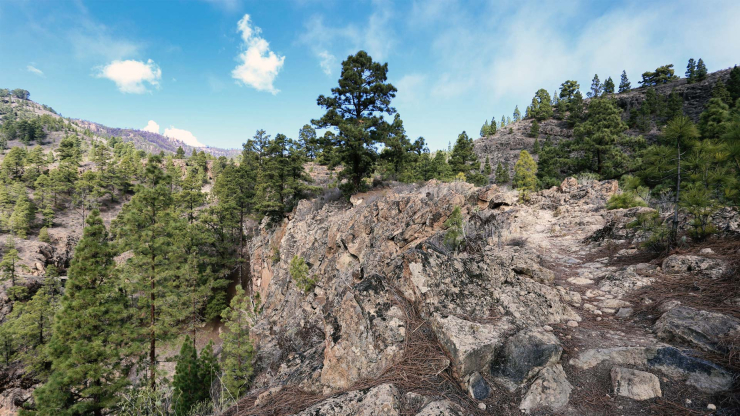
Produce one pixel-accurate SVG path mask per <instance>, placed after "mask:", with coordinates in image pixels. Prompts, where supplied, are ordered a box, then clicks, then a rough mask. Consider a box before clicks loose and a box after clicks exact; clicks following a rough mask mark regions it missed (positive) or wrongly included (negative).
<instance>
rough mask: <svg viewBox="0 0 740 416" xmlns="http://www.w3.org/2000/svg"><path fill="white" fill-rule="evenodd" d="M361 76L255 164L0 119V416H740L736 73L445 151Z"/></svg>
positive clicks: (271, 143)
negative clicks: (67, 415) (414, 133)
mask: <svg viewBox="0 0 740 416" xmlns="http://www.w3.org/2000/svg"><path fill="white" fill-rule="evenodd" d="M345 64H346V65H347V68H346V70H345V71H343V75H342V76H343V79H342V80H340V85H343V88H340V89H334V90H332V94H334V95H333V96H332V97H330V98H327V97H324V96H321V97H319V99H318V103H319V106H321V107H322V108H324V109H325V110H326V113H325V114H324V116H323V117H322V118H321V119H318V120H316V121H315V122H314V125H315V127H317V128H322V129H326V130H327V131H328V132H327V133H326V134H324V135H323V136H322V137H319V136H318V135H317V133H316V130H315V129H314V127H312V126H310V125H307V126H305V127H304V128H302V129H301V131H300V134H299V138H298V139H292V138H289V137H287V136H285V135H283V134H276V135H275V136H270V135H268V134H267V133H266V132H265V131H264V130H258V131H257V133H256V134H255V135H254V136H253V137H252V138H249V139H247V140H246V142H245V143H244V146H243V149H242V150H241V151H239V157H238V158H229V157H222V156H230V155H232V152H233V154H236V151H235V150H220V149H209V148H205V149H191V148H187V147H185V146H182V147H183V149H184V152H176V150H177V147H178V146H180V145H181V144H180V143H179V142H174V141H171V140H170V139H168V138H165V137H163V136H159V135H153V134H151V133H146V132H141V131H137V130H125V129H114V128H108V127H105V126H102V125H99V124H96V123H92V122H86V121H80V120H71V119H66V118H63V117H61V116H60V115H58V114H56V112H54V111H53V110H52V109H51V108H49V107H46V106H44V105H41V104H37V103H34V102H33V101H30V100H28V99H27V98H28V97H27V92H26V93H24V92H23V91H22V90H20V91H13V92H12V93H11V94H10V95H6V96H5V97H3V98H0V100H1V101H0V102H1V103H2V106H0V111H1V112H2V113H3V115H2V120H3V124H2V125H0V139H1V140H3V144H4V145H3V147H4V148H3V149H0V153H1V154H2V156H0V277H1V278H2V281H0V415H4V414H9V415H10V414H16V413H18V412H19V411H21V410H23V412H24V413H25V412H28V414H29V415H49V414H56V413H57V412H59V409H65V410H69V411H70V412H71V413H72V414H96V415H107V414H111V415H112V414H115V415H122V416H134V415H137V416H138V415H142V414H161V415H164V416H187V415H189V416H193V415H198V416H217V415H221V416H257V415H260V416H261V415H276V416H277V415H300V416H315V415H330V416H350V415H368V416H370V415H391V416H401V415H415V416H441V415H455V416H462V415H466V416H467V415H476V416H477V415H481V416H482V415H490V414H495V415H515V414H516V415H518V414H522V413H524V414H532V415H552V414H557V415H567V416H580V415H599V416H601V415H603V416H612V415H614V416H616V415H620V416H637V415H656V416H657V415H666V414H671V415H673V414H687V415H688V414H710V413H714V414H717V415H733V414H737V413H738V409H740V400H739V399H738V397H740V396H739V395H738V391H740V390H739V388H740V384H739V380H740V361H739V360H738V357H740V280H738V279H740V273H738V270H740V261H739V260H738V259H740V212H739V211H738V206H740V68H736V69H734V70H733V71H734V72H732V74H734V75H732V76H733V77H735V78H733V79H734V80H735V81H733V79H731V72H730V71H729V70H725V71H719V72H716V73H712V74H708V75H707V77H706V79H704V80H701V81H698V82H695V83H691V84H688V83H686V82H685V80H681V79H675V80H673V81H671V82H665V83H664V82H663V81H661V82H659V83H658V84H657V85H655V86H653V87H649V88H638V89H633V90H631V91H629V92H625V93H621V94H613V95H611V96H609V95H606V96H598V95H597V97H598V98H593V99H587V100H584V101H583V108H579V107H578V105H577V104H578V103H579V102H580V101H579V100H578V99H577V98H576V97H578V96H579V95H580V92H578V93H576V94H575V95H574V97H573V98H569V100H570V101H569V102H567V103H566V104H567V105H566V104H562V105H559V106H558V105H556V104H550V100H549V99H543V98H542V97H543V96H544V95H545V94H546V92H545V94H540V92H539V91H538V94H540V97H539V99H540V100H542V102H539V103H538V102H536V100H537V99H538V98H537V96H536V97H535V100H533V104H532V106H531V107H530V108H529V109H528V110H527V113H529V116H527V117H526V118H525V119H523V120H521V121H516V122H514V123H512V124H510V125H508V126H504V127H503V128H499V130H498V131H497V132H496V134H494V135H490V136H488V137H482V138H479V139H478V140H473V139H472V138H471V137H469V136H468V135H467V134H466V133H464V132H463V133H461V134H460V135H459V137H458V139H457V141H456V143H455V145H454V148H452V149H450V151H449V152H445V151H437V152H435V153H431V152H430V151H429V149H428V147H427V146H426V144H425V143H424V141H423V139H419V140H417V141H414V142H412V141H411V140H410V139H409V137H408V136H407V134H406V131H405V129H404V127H403V121H402V119H401V118H400V115H398V114H394V112H395V110H394V109H393V108H392V107H391V98H393V90H394V89H395V87H393V86H392V85H391V84H390V83H388V82H387V77H386V75H387V71H388V67H387V65H381V64H379V63H377V62H374V61H373V60H372V58H371V57H369V56H368V55H367V53H366V52H364V51H360V52H358V53H357V54H356V55H353V56H350V57H349V58H347V61H345ZM351 65H355V66H351ZM663 69H669V67H663ZM656 72H659V71H656ZM672 79H673V78H669V79H668V80H669V81H670V80H672ZM352 80H354V81H352ZM719 81H723V82H725V81H727V84H728V85H730V90H731V91H728V89H727V88H725V89H723V84H722V83H720V82H719ZM731 81H732V82H734V83H731ZM353 82H354V83H353ZM721 87H722V88H721ZM733 94H734V95H735V96H736V97H735V100H734V103H733V102H732V98H733ZM357 97H363V99H362V100H358V99H357ZM354 103H359V104H354ZM574 103H575V104H574ZM679 104H680V105H679ZM539 105H541V107H539ZM356 106H359V107H360V108H359V109H358V108H356ZM362 106H364V107H362ZM543 108H544V110H543ZM339 114H343V115H344V116H339ZM367 114H369V115H370V116H367ZM378 115H383V116H384V117H385V116H386V115H387V116H389V117H390V116H393V121H392V122H391V121H390V120H386V119H384V118H383V117H379V116H378ZM538 118H539V121H538V123H539V125H540V129H539V134H538V136H537V137H530V134H529V133H530V131H531V126H532V125H533V123H534V122H535V120H538ZM368 120H369V122H368ZM548 138H549V139H548ZM381 143H382V144H383V146H381V145H380V144H381ZM535 143H538V144H539V146H540V151H539V152H535ZM524 150H529V151H532V153H535V154H534V159H532V158H531V157H530V155H529V153H528V152H525V151H524ZM214 152H216V153H214ZM218 152H222V153H218ZM676 153H678V156H676ZM486 159H489V162H490V165H489V167H494V168H495V167H496V166H497V165H498V164H499V162H501V163H502V164H503V165H506V166H508V167H509V170H510V172H509V173H510V175H509V176H510V177H511V178H510V179H508V180H503V179H502V178H501V177H497V176H498V175H497V174H496V173H494V172H493V171H492V172H490V174H488V173H489V172H486V171H484V170H482V169H481V168H482V166H484V165H483V163H484V161H485V160H486ZM678 161H681V162H682V163H683V164H678V163H676V162H678ZM493 182H498V183H495V184H494V183H493Z"/></svg>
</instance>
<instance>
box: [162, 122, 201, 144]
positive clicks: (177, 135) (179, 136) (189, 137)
mask: <svg viewBox="0 0 740 416" xmlns="http://www.w3.org/2000/svg"><path fill="white" fill-rule="evenodd" d="M164 136H165V137H169V138H171V139H175V140H179V141H181V142H183V143H185V144H186V145H188V146H193V147H205V145H204V144H203V143H201V142H199V141H198V139H197V138H196V137H195V136H193V133H191V132H189V131H187V130H182V129H176V128H175V127H174V126H170V128H168V129H164Z"/></svg>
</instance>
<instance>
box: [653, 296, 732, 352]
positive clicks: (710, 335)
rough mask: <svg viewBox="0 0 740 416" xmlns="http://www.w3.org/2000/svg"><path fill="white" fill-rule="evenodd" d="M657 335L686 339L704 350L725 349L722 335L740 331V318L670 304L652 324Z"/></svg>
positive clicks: (720, 350)
mask: <svg viewBox="0 0 740 416" xmlns="http://www.w3.org/2000/svg"><path fill="white" fill-rule="evenodd" d="M653 329H654V330H655V332H656V334H657V335H658V337H660V338H662V339H664V340H667V341H671V340H676V341H680V342H684V343H687V344H690V345H693V346H695V347H698V348H700V349H702V350H705V351H714V352H724V348H723V347H722V346H721V345H720V341H721V339H722V338H723V337H725V336H729V335H731V334H736V333H738V332H740V320H737V319H735V318H733V317H730V316H727V315H723V314H721V313H715V312H707V311H700V310H698V309H694V308H691V307H688V306H676V307H674V308H671V309H670V310H668V311H667V312H666V313H664V314H663V316H661V317H660V319H658V321H657V322H655V325H654V326H653Z"/></svg>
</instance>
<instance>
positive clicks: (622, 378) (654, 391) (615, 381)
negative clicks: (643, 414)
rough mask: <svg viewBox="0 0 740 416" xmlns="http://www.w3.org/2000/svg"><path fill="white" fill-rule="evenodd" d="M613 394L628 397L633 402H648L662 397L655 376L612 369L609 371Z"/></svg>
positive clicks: (621, 368) (636, 371)
mask: <svg viewBox="0 0 740 416" xmlns="http://www.w3.org/2000/svg"><path fill="white" fill-rule="evenodd" d="M611 377H612V387H613V388H614V394H617V395H619V396H624V397H629V398H630V399H633V400H649V399H652V398H655V397H662V395H663V394H662V393H661V391H660V380H659V379H658V376H656V375H655V374H651V373H647V372H645V371H638V370H632V369H629V368H624V367H614V368H612V371H611Z"/></svg>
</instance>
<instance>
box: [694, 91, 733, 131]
mask: <svg viewBox="0 0 740 416" xmlns="http://www.w3.org/2000/svg"><path fill="white" fill-rule="evenodd" d="M729 114H730V108H729V107H728V106H727V104H725V102H724V101H722V99H720V98H710V99H709V102H708V103H707V106H706V110H704V112H702V113H701V115H700V116H699V131H700V132H701V136H702V138H703V139H712V140H716V139H719V138H720V137H722V136H723V135H724V134H725V133H726V132H727V128H728V126H729V124H727V123H726V121H727V118H728V115H729Z"/></svg>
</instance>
